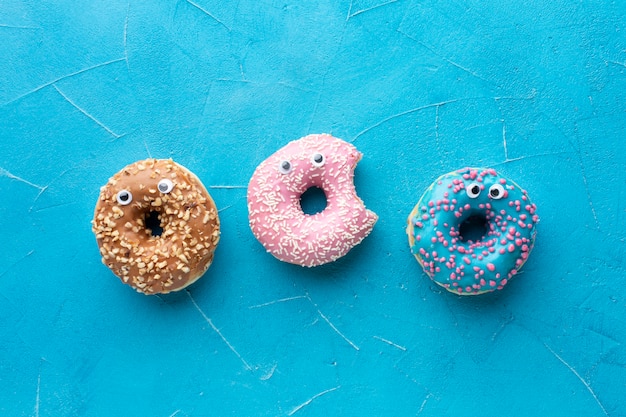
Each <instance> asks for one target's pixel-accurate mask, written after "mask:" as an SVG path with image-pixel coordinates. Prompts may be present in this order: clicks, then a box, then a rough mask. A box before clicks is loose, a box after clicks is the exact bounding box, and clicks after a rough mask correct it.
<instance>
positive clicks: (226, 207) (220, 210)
mask: <svg viewBox="0 0 626 417" xmlns="http://www.w3.org/2000/svg"><path fill="white" fill-rule="evenodd" d="M231 207H233V205H232V204H231V205H229V206H225V207H222V208H221V209H218V210H217V212H218V213H221V212H223V211H224V210H228V209H229V208H231Z"/></svg>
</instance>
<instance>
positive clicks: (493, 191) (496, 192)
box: [491, 188, 500, 197]
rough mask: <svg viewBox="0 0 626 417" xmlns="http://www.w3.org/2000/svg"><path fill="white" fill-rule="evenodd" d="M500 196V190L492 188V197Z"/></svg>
mask: <svg viewBox="0 0 626 417" xmlns="http://www.w3.org/2000/svg"><path fill="white" fill-rule="evenodd" d="M499 194H500V190H498V189H497V188H492V189H491V195H492V196H493V197H497V196H498V195H499Z"/></svg>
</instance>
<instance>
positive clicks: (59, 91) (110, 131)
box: [52, 84, 121, 139]
mask: <svg viewBox="0 0 626 417" xmlns="http://www.w3.org/2000/svg"><path fill="white" fill-rule="evenodd" d="M52 87H54V89H55V90H57V92H58V93H59V94H61V96H62V97H63V98H64V99H65V101H67V102H68V103H70V104H71V105H72V106H73V107H74V108H75V109H76V110H78V111H79V112H81V113H82V114H84V115H85V116H87V117H88V118H89V119H91V120H92V121H93V122H94V123H95V124H97V125H98V126H100V127H101V128H103V129H104V130H106V131H107V133H108V134H110V135H111V136H113V137H114V138H115V139H119V138H120V137H121V136H120V135H118V134H117V133H115V132H114V131H112V130H111V129H109V128H108V127H107V126H105V124H104V123H102V122H101V121H99V120H98V119H96V118H95V117H94V116H93V115H91V114H90V113H89V112H87V111H86V110H85V109H83V108H81V107H80V106H79V105H78V104H76V103H74V102H73V101H72V100H71V99H70V98H69V97H68V96H67V95H66V94H65V93H64V92H63V91H61V90H60V89H59V87H57V86H56V85H55V84H52Z"/></svg>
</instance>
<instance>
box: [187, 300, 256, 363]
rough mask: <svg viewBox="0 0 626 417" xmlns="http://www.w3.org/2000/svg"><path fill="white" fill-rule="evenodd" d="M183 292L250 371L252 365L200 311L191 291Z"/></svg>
mask: <svg viewBox="0 0 626 417" xmlns="http://www.w3.org/2000/svg"><path fill="white" fill-rule="evenodd" d="M185 292H186V293H187V295H188V296H189V299H190V300H191V302H192V303H193V305H194V307H195V308H196V310H198V312H199V313H200V314H201V315H202V317H203V318H204V320H205V321H206V322H207V323H208V324H209V326H211V329H213V331H214V332H215V333H217V335H218V336H219V337H220V338H221V339H222V341H223V342H224V343H225V344H226V346H228V348H229V349H230V350H231V352H233V353H234V354H235V355H236V356H237V357H238V358H239V360H240V361H241V362H242V363H243V364H244V366H245V367H246V369H247V370H248V371H251V370H252V367H251V366H250V365H248V362H246V360H245V359H244V358H243V357H242V356H241V355H240V354H239V352H237V349H235V348H234V347H233V345H231V344H230V342H229V341H228V340H227V339H226V338H225V337H224V335H223V334H222V332H220V330H219V329H218V328H217V327H216V326H215V324H213V321H212V320H211V319H210V318H209V317H208V316H207V315H206V314H205V313H204V311H202V309H201V308H200V306H199V305H198V303H196V300H194V298H193V296H192V295H191V292H189V291H188V290H186V291H185Z"/></svg>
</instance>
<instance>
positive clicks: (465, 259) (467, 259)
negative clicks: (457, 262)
mask: <svg viewBox="0 0 626 417" xmlns="http://www.w3.org/2000/svg"><path fill="white" fill-rule="evenodd" d="M463 262H465V263H466V264H468V265H469V264H471V263H472V261H470V258H468V257H467V256H464V257H463Z"/></svg>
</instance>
